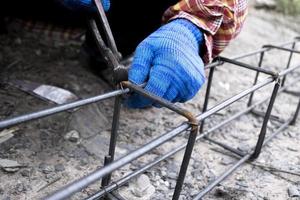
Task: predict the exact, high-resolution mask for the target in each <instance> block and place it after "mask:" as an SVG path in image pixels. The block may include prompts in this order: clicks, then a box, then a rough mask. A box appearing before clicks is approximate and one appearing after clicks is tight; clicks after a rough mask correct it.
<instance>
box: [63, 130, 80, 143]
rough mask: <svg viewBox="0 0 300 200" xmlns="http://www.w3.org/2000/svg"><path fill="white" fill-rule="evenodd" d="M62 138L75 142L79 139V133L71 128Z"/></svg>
mask: <svg viewBox="0 0 300 200" xmlns="http://www.w3.org/2000/svg"><path fill="white" fill-rule="evenodd" d="M64 138H65V140H68V141H70V142H74V143H77V142H78V141H79V139H80V135H79V133H78V132H77V131H76V130H72V131H70V132H68V133H67V134H66V135H65V137H64Z"/></svg>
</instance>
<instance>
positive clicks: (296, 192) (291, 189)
mask: <svg viewBox="0 0 300 200" xmlns="http://www.w3.org/2000/svg"><path fill="white" fill-rule="evenodd" d="M288 193H289V197H300V191H299V190H298V188H297V187H296V186H291V187H289V188H288Z"/></svg>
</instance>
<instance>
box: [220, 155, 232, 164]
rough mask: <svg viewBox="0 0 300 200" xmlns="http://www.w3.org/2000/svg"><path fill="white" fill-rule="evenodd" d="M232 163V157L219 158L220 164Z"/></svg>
mask: <svg viewBox="0 0 300 200" xmlns="http://www.w3.org/2000/svg"><path fill="white" fill-rule="evenodd" d="M233 163H234V161H233V160H232V159H229V158H225V157H223V158H222V160H221V164H222V165H225V166H227V165H231V164H233Z"/></svg>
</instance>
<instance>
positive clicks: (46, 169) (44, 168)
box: [39, 163, 54, 174]
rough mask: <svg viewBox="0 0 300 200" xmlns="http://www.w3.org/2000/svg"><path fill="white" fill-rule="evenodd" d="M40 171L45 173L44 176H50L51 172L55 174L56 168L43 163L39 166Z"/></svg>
mask: <svg viewBox="0 0 300 200" xmlns="http://www.w3.org/2000/svg"><path fill="white" fill-rule="evenodd" d="M39 169H40V170H41V171H42V172H43V173H44V174H49V173H51V172H54V168H53V167H52V166H50V165H47V164H46V163H41V164H40V165H39Z"/></svg>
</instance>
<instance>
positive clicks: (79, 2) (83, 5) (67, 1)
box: [59, 0, 110, 11]
mask: <svg viewBox="0 0 300 200" xmlns="http://www.w3.org/2000/svg"><path fill="white" fill-rule="evenodd" d="M59 1H60V2H61V3H62V4H63V5H64V6H65V7H67V8H69V9H71V10H76V11H81V10H87V11H96V8H95V5H94V1H93V0H59ZM101 2H102V5H103V8H104V10H105V11H108V10H109V8H110V0H101Z"/></svg>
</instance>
